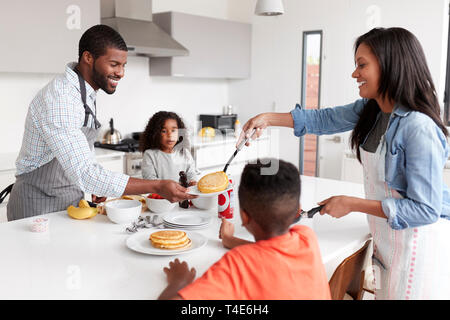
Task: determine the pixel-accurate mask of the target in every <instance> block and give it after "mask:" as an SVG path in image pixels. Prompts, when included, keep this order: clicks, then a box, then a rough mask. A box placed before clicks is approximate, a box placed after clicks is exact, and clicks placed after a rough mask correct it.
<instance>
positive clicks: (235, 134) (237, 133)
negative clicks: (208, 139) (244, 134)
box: [234, 119, 242, 138]
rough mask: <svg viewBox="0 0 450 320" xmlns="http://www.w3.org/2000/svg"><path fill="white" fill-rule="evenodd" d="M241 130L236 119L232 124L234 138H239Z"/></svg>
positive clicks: (239, 123)
mask: <svg viewBox="0 0 450 320" xmlns="http://www.w3.org/2000/svg"><path fill="white" fill-rule="evenodd" d="M241 130H242V127H241V122H240V121H239V119H236V121H235V122H234V136H235V137H236V138H239V135H240V134H241Z"/></svg>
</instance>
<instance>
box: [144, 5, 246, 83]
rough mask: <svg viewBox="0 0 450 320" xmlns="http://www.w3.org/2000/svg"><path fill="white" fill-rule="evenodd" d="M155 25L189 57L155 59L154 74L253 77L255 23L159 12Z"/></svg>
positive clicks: (230, 77) (201, 76) (152, 59)
mask: <svg viewBox="0 0 450 320" xmlns="http://www.w3.org/2000/svg"><path fill="white" fill-rule="evenodd" d="M153 22H155V23H156V24H157V25H158V26H159V27H161V28H162V29H163V30H164V31H166V32H167V33H169V34H170V35H171V36H172V37H173V38H174V39H175V40H176V41H178V42H179V43H180V44H182V45H183V46H184V47H185V48H187V49H188V50H189V55H188V56H182V57H168V58H166V57H163V58H160V57H156V58H153V57H151V58H150V75H153V76H183V77H195V78H228V79H246V78H249V77H250V64H251V63H250V59H251V24H248V23H242V22H234V21H229V20H223V19H215V18H210V17H203V16H198V15H191V14H185V13H181V12H161V13H155V14H154V15H153Z"/></svg>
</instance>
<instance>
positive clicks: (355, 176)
mask: <svg viewBox="0 0 450 320" xmlns="http://www.w3.org/2000/svg"><path fill="white" fill-rule="evenodd" d="M341 180H343V181H349V182H356V183H364V176H363V168H362V165H361V163H360V162H359V161H358V159H357V158H356V155H355V154H354V153H353V152H352V151H351V150H346V151H345V152H344V155H343V159H342V169H341Z"/></svg>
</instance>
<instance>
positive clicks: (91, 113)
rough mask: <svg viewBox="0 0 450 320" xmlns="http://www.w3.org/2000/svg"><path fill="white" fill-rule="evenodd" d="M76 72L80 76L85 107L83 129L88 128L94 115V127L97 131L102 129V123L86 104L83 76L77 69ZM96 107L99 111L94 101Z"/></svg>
mask: <svg viewBox="0 0 450 320" xmlns="http://www.w3.org/2000/svg"><path fill="white" fill-rule="evenodd" d="M74 71H75V72H76V74H77V75H78V81H79V82H80V93H81V100H82V101H83V105H84V114H85V116H84V124H83V127H86V126H87V122H88V119H89V115H92V118H93V119H94V126H95V129H98V128H100V127H101V124H100V122H99V121H98V120H97V117H96V116H95V114H94V113H93V112H92V110H91V108H89V106H88V105H87V103H86V85H85V83H84V79H83V77H82V76H81V74H80V72H79V71H78V70H77V68H75V69H74ZM94 105H95V109H97V105H96V103H95V101H94Z"/></svg>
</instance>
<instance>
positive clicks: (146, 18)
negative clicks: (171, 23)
mask: <svg viewBox="0 0 450 320" xmlns="http://www.w3.org/2000/svg"><path fill="white" fill-rule="evenodd" d="M152 14H153V13H152V0H101V23H102V24H106V25H108V26H110V27H112V28H113V29H115V30H116V31H118V32H119V33H120V35H121V36H122V37H123V38H124V40H125V42H126V44H127V47H128V53H129V54H136V55H144V56H148V57H173V56H187V55H189V51H188V50H187V49H186V48H185V47H183V46H182V45H181V44H180V43H178V42H177V41H176V40H174V39H173V38H172V37H171V36H170V35H169V34H167V33H166V32H165V31H163V30H162V29H161V28H160V27H159V26H158V25H156V24H155V23H154V22H152Z"/></svg>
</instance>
